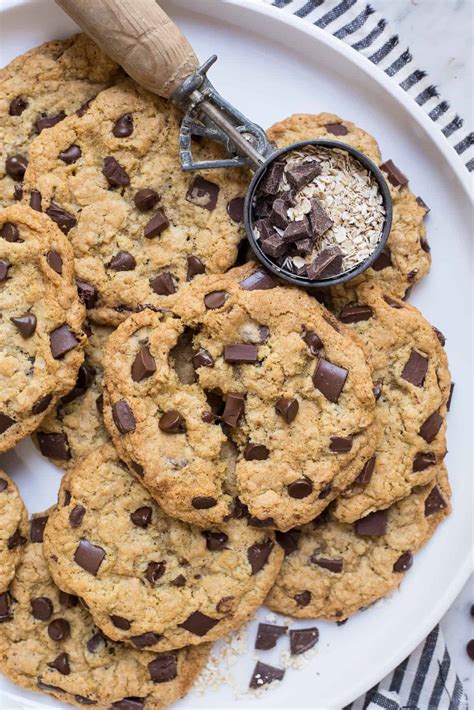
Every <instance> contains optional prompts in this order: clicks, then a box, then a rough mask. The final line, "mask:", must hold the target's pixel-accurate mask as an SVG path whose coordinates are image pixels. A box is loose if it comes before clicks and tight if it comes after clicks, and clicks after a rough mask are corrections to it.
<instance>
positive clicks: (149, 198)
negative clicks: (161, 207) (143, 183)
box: [133, 187, 160, 212]
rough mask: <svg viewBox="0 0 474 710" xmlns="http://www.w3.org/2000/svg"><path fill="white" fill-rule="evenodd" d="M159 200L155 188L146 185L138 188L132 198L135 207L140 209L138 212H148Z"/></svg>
mask: <svg viewBox="0 0 474 710" xmlns="http://www.w3.org/2000/svg"><path fill="white" fill-rule="evenodd" d="M159 200H160V196H159V194H158V193H157V192H156V190H152V189H151V188H148V187H144V188H143V189H141V190H138V192H136V193H135V196H134V198H133V201H134V203H135V207H136V208H137V210H140V212H149V210H152V209H153V207H154V206H155V205H156V204H157V202H159Z"/></svg>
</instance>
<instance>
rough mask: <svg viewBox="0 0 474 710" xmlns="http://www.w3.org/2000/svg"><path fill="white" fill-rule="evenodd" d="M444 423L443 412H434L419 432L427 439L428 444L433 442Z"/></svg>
mask: <svg viewBox="0 0 474 710" xmlns="http://www.w3.org/2000/svg"><path fill="white" fill-rule="evenodd" d="M442 423H443V417H442V416H441V414H439V412H433V414H432V415H431V416H430V417H428V419H427V420H426V421H425V422H424V424H422V425H421V429H420V431H419V434H420V436H421V437H422V438H423V439H424V440H425V441H426V443H427V444H431V442H432V441H433V439H434V438H435V437H436V435H437V433H438V432H439V430H440V429H441V425H442Z"/></svg>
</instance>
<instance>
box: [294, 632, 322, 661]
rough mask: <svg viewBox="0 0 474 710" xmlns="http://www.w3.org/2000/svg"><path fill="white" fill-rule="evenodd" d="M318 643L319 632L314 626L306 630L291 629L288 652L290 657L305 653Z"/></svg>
mask: <svg viewBox="0 0 474 710" xmlns="http://www.w3.org/2000/svg"><path fill="white" fill-rule="evenodd" d="M318 641H319V630H318V629H317V628H316V626H313V627H311V628H308V629H291V631H290V652H291V655H292V656H298V655H300V654H301V653H306V651H309V650H310V649H311V648H313V646H315V645H316V644H317V643H318Z"/></svg>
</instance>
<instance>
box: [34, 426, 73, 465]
mask: <svg viewBox="0 0 474 710" xmlns="http://www.w3.org/2000/svg"><path fill="white" fill-rule="evenodd" d="M37 436H38V446H39V449H40V451H41V453H42V454H43V456H46V457H48V458H50V459H57V460H58V461H69V460H70V459H71V458H72V456H71V450H70V448H69V441H68V438H67V436H66V434H46V432H43V431H39V432H38V433H37Z"/></svg>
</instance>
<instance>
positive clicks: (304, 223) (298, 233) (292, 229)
mask: <svg viewBox="0 0 474 710" xmlns="http://www.w3.org/2000/svg"><path fill="white" fill-rule="evenodd" d="M308 238H309V222H308V219H307V217H303V219H299V220H298V221H297V222H290V224H289V225H288V227H287V228H286V229H285V231H284V232H283V241H284V242H299V241H301V240H303V239H304V240H306V239H308Z"/></svg>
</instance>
